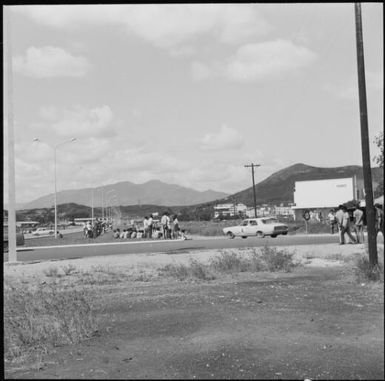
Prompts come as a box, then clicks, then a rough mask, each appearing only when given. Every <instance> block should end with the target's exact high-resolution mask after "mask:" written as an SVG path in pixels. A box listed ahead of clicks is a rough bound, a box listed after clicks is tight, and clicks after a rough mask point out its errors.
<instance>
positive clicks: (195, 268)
mask: <svg viewBox="0 0 385 381" xmlns="http://www.w3.org/2000/svg"><path fill="white" fill-rule="evenodd" d="M159 275H163V276H171V277H173V278H176V279H178V280H186V279H187V278H197V279H201V280H213V279H215V276H214V275H213V274H212V273H211V272H210V270H209V267H208V266H207V265H204V264H202V263H200V262H199V261H197V260H195V259H190V261H189V264H188V265H184V264H168V265H166V266H164V267H162V268H160V269H159Z"/></svg>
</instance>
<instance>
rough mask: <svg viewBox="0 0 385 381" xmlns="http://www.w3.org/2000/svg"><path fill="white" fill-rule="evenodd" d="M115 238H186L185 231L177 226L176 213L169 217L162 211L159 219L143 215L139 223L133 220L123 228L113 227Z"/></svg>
mask: <svg viewBox="0 0 385 381" xmlns="http://www.w3.org/2000/svg"><path fill="white" fill-rule="evenodd" d="M113 233H114V234H113V236H114V238H115V239H134V238H147V239H187V237H186V235H185V231H184V230H182V229H181V228H180V226H179V221H178V217H177V216H176V215H174V216H172V217H170V214H169V213H168V212H164V213H163V215H162V217H161V219H160V220H155V219H154V217H153V215H152V214H150V216H145V217H144V219H143V222H142V223H141V224H136V223H135V222H134V221H132V222H131V225H130V226H129V227H127V228H125V229H122V230H120V229H119V228H117V229H114V231H113Z"/></svg>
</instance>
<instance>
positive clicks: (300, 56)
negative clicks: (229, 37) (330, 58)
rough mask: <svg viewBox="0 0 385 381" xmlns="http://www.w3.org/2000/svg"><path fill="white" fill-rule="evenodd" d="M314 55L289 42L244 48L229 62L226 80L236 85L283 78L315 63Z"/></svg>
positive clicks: (245, 46)
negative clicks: (238, 82)
mask: <svg viewBox="0 0 385 381" xmlns="http://www.w3.org/2000/svg"><path fill="white" fill-rule="evenodd" d="M314 59H315V53H313V52H312V51H310V50H309V49H307V48H305V47H303V46H298V45H295V44H294V43H293V42H291V41H289V40H281V39H278V40H274V41H267V42H261V43H257V44H246V45H243V46H241V47H240V48H239V49H238V51H237V53H236V54H235V56H234V57H232V58H230V60H229V62H228V64H227V68H226V76H227V77H228V78H229V79H232V80H236V81H250V80H263V79H266V78H271V77H281V76H283V75H285V74H287V73H288V72H290V71H293V70H296V69H299V68H302V67H305V66H307V65H309V64H310V63H311V62H313V61H314Z"/></svg>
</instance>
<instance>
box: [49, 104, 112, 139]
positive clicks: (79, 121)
mask: <svg viewBox="0 0 385 381" xmlns="http://www.w3.org/2000/svg"><path fill="white" fill-rule="evenodd" d="M50 112H51V114H48V115H45V116H46V117H47V116H52V117H54V118H55V119H56V120H55V121H54V122H51V126H52V128H53V129H54V131H55V132H56V133H57V134H58V135H61V136H76V137H87V136H93V137H95V136H111V135H113V133H114V131H113V129H112V126H111V122H112V120H113V113H112V110H111V108H110V107H109V106H107V105H103V106H100V107H94V108H85V107H80V106H78V107H75V108H73V109H70V110H68V109H63V110H61V109H60V110H59V109H51V110H50ZM45 113H46V114H47V111H46V112H45ZM55 113H56V114H55ZM43 115H44V114H43Z"/></svg>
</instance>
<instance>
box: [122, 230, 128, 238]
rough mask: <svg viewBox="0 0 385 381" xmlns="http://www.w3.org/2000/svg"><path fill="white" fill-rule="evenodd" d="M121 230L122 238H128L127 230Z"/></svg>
mask: <svg viewBox="0 0 385 381" xmlns="http://www.w3.org/2000/svg"><path fill="white" fill-rule="evenodd" d="M123 231H124V234H123V238H124V239H127V238H128V234H129V232H128V230H127V229H124V230H123Z"/></svg>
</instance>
